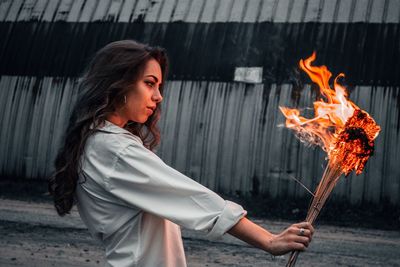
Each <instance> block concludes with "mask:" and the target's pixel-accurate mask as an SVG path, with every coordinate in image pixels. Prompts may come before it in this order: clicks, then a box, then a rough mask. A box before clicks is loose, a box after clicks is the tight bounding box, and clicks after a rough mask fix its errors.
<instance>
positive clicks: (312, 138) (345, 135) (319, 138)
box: [279, 52, 380, 175]
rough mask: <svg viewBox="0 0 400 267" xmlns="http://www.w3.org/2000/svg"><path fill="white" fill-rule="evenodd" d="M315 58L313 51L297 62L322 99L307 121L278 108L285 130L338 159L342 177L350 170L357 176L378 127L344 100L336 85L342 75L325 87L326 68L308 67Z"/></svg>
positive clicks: (344, 93) (343, 90) (295, 112)
mask: <svg viewBox="0 0 400 267" xmlns="http://www.w3.org/2000/svg"><path fill="white" fill-rule="evenodd" d="M315 58H316V53H315V52H314V53H313V54H312V55H311V56H310V57H309V58H307V59H305V60H303V59H301V60H300V62H299V65H300V68H301V69H302V70H304V71H305V72H306V73H307V74H308V76H309V77H310V78H311V80H312V81H313V82H314V83H316V84H318V86H319V89H320V93H321V96H322V97H321V99H319V100H317V101H315V102H314V115H315V117H314V118H311V119H307V118H305V117H302V116H300V110H298V109H291V108H286V107H279V108H280V110H281V111H282V113H283V115H284V116H285V117H286V127H288V128H290V129H293V130H294V131H295V132H296V134H297V136H298V137H299V138H300V140H302V141H303V142H306V143H309V144H316V145H319V146H321V147H322V149H323V150H325V151H326V152H327V154H328V158H329V159H330V160H331V159H335V160H340V162H341V166H342V171H343V172H344V173H345V174H346V175H348V174H349V173H350V172H351V171H352V170H353V169H354V170H356V173H357V174H360V173H361V172H362V170H363V168H364V166H365V163H366V162H367V160H368V158H369V157H370V156H371V155H372V154H373V147H374V139H375V138H376V137H377V136H378V133H379V131H380V127H379V126H378V125H377V124H376V123H375V121H374V120H373V119H372V118H371V117H370V116H369V114H368V113H367V112H365V111H362V110H361V109H360V108H359V107H358V106H357V105H356V104H354V103H353V102H351V101H350V100H349V99H348V94H347V91H346V88H344V87H343V86H341V85H340V84H339V83H338V79H339V78H341V77H344V74H343V73H340V74H339V75H338V76H337V77H336V78H335V79H334V84H333V85H334V88H333V89H332V88H331V87H330V86H329V80H330V78H331V76H332V73H331V72H330V71H329V70H328V68H327V67H326V66H319V67H317V66H311V63H312V62H313V61H314V60H315Z"/></svg>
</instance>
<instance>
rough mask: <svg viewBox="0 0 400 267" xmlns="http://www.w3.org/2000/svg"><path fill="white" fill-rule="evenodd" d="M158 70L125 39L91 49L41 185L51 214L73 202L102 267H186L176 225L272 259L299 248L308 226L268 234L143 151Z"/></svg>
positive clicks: (160, 76) (148, 141)
mask: <svg viewBox="0 0 400 267" xmlns="http://www.w3.org/2000/svg"><path fill="white" fill-rule="evenodd" d="M167 68H168V60H167V56H166V53H165V51H164V50H163V49H161V48H157V47H156V48H153V47H149V46H147V45H144V44H140V43H137V42H135V41H132V40H124V41H117V42H113V43H111V44H109V45H107V46H105V47H104V48H102V49H101V50H100V51H98V52H97V54H96V55H95V57H94V58H93V60H92V61H91V63H90V64H89V66H88V68H87V70H86V72H85V75H84V77H83V80H82V82H81V90H82V92H81V94H80V96H79V99H78V101H77V104H76V106H75V108H74V110H73V112H72V115H71V119H70V122H69V126H68V128H67V133H66V136H65V143H64V145H63V147H62V148H61V150H60V152H59V154H58V156H57V159H56V164H55V165H56V172H55V174H54V175H53V176H52V178H51V179H50V182H49V190H50V192H51V194H52V195H53V197H54V203H55V207H56V209H57V212H58V213H59V214H60V215H61V216H63V215H65V214H67V213H69V211H70V210H71V208H72V206H73V203H74V200H76V203H77V207H78V210H79V214H80V216H81V218H82V220H83V222H84V223H85V224H86V226H87V227H88V229H89V231H90V233H91V234H92V235H93V236H94V237H95V238H96V239H98V240H100V242H101V243H102V244H103V245H104V247H105V251H106V262H107V266H118V267H121V266H149V267H156V266H171V267H180V266H186V261H185V255H184V249H183V245H182V239H181V234H180V228H179V226H183V227H186V228H189V229H195V230H204V231H206V232H207V235H208V236H209V237H210V238H217V237H220V236H222V235H223V234H224V233H226V232H228V233H229V234H231V235H233V236H236V237H238V238H240V239H242V240H244V241H246V242H247V243H249V244H251V245H253V246H256V247H259V248H261V249H263V250H265V251H267V252H270V253H271V254H273V255H280V254H284V253H287V252H288V251H291V250H304V249H305V248H306V247H307V246H308V244H309V242H310V240H311V236H312V234H313V231H314V230H313V228H312V226H311V225H310V224H308V223H305V222H304V223H299V224H294V225H292V226H291V227H289V228H288V229H286V230H285V231H283V232H282V233H280V234H278V235H274V234H271V233H270V232H268V231H267V230H265V229H263V228H261V227H259V226H258V225H256V224H254V223H252V222H251V221H249V220H248V219H247V218H245V215H246V211H245V210H243V208H242V207H241V206H239V205H237V204H235V203H233V202H230V201H225V200H223V199H222V198H221V197H219V196H218V195H217V194H215V193H214V192H212V191H211V190H209V189H207V188H206V187H204V186H202V185H200V184H198V183H196V182H195V181H193V180H191V179H190V178H188V177H186V176H185V175H183V174H181V173H179V172H178V171H176V170H174V169H172V168H171V167H169V166H167V165H166V164H165V163H164V162H163V161H162V160H161V159H160V158H158V157H157V156H156V155H155V154H154V153H153V152H152V150H153V149H154V147H155V146H156V145H157V144H158V143H159V142H160V133H159V130H158V128H157V122H158V120H159V118H160V103H161V101H162V99H163V96H162V95H163V90H162V85H163V83H164V81H165V76H166V72H167ZM178 225H179V226H178Z"/></svg>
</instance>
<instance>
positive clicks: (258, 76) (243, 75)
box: [233, 67, 263, 83]
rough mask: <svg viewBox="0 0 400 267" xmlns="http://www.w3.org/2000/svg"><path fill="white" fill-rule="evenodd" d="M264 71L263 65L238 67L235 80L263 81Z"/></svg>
mask: <svg viewBox="0 0 400 267" xmlns="http://www.w3.org/2000/svg"><path fill="white" fill-rule="evenodd" d="M262 73H263V68H262V67H236V68H235V77H234V79H233V80H234V81H235V82H245V83H261V82H262Z"/></svg>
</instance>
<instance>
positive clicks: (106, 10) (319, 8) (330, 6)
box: [0, 0, 400, 23]
mask: <svg viewBox="0 0 400 267" xmlns="http://www.w3.org/2000/svg"><path fill="white" fill-rule="evenodd" d="M71 5H72V9H71V8H70V7H71ZM0 8H1V11H0V21H2V20H3V19H4V18H5V19H6V20H7V21H25V20H30V19H32V20H37V19H39V20H43V21H53V20H65V18H64V17H65V16H67V14H68V13H69V14H68V21H80V22H89V21H98V20H100V21H119V22H129V21H145V22H176V21H183V22H205V23H212V22H255V21H257V22H268V21H272V22H275V23H298V22H326V23H332V22H337V23H351V22H368V23H399V22H400V13H399V12H400V10H399V9H400V3H399V0H329V1H327V0H307V1H306V0H262V1H261V0H219V1H216V0H154V1H149V0H86V1H84V0H49V1H45V0H15V1H3V2H2V3H1V5H0ZM43 13H44V16H41V14H43Z"/></svg>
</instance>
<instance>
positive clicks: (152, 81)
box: [120, 59, 163, 123]
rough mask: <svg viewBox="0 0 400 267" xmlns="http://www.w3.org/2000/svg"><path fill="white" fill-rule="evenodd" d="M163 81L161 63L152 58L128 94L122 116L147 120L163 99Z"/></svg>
mask: <svg viewBox="0 0 400 267" xmlns="http://www.w3.org/2000/svg"><path fill="white" fill-rule="evenodd" d="M162 82H163V81H162V72H161V67H160V64H159V63H158V62H157V61H156V60H155V59H150V60H149V61H148V62H147V63H146V64H145V66H144V71H143V75H142V76H141V77H139V79H138V81H137V82H136V83H135V84H134V85H133V86H132V88H133V89H132V90H130V91H129V93H127V94H126V103H125V105H123V106H122V108H121V110H120V114H121V116H123V117H124V119H127V120H128V121H129V120H130V121H134V122H138V123H144V122H146V121H147V119H148V118H149V117H150V116H151V115H152V114H153V113H154V110H155V108H156V106H157V104H158V103H160V102H161V101H162V99H163V97H162V96H161V93H160V90H159V88H160V84H161V83H162Z"/></svg>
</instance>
